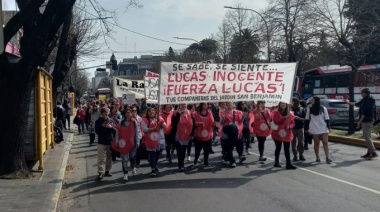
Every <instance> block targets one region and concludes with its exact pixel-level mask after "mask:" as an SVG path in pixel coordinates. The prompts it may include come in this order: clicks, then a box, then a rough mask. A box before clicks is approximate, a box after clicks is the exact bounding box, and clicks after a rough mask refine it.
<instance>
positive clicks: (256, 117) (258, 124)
mask: <svg viewBox="0 0 380 212" xmlns="http://www.w3.org/2000/svg"><path fill="white" fill-rule="evenodd" d="M252 118H253V122H252V124H251V127H252V128H251V131H252V132H253V133H254V134H255V135H256V138H257V141H258V146H259V153H260V158H259V161H266V160H267V158H266V157H264V147H265V141H266V139H267V137H268V136H269V135H270V134H271V129H270V125H269V123H270V121H271V111H270V110H269V109H268V108H265V101H257V106H256V108H255V109H254V110H253V111H252Z"/></svg>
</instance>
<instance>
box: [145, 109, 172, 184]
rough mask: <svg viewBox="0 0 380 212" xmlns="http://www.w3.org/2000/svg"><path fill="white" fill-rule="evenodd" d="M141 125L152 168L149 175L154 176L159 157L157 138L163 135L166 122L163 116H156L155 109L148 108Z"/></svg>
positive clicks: (156, 171)
mask: <svg viewBox="0 0 380 212" xmlns="http://www.w3.org/2000/svg"><path fill="white" fill-rule="evenodd" d="M141 126H142V130H143V132H144V136H143V140H144V143H145V146H146V151H147V152H148V157H149V164H150V167H151V168H152V172H151V173H150V176H152V177H154V176H156V175H157V173H158V171H159V170H158V168H157V162H158V159H159V157H160V144H159V140H160V137H164V135H163V133H164V132H163V130H165V127H166V124H165V121H164V119H163V118H161V117H157V113H156V109H154V108H148V110H147V117H146V118H143V122H142V125H141ZM161 129H162V130H161ZM160 133H161V134H162V135H160Z"/></svg>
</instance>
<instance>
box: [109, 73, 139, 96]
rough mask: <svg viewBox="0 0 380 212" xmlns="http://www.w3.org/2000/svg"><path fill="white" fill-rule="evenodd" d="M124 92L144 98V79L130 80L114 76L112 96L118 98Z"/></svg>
mask: <svg viewBox="0 0 380 212" xmlns="http://www.w3.org/2000/svg"><path fill="white" fill-rule="evenodd" d="M124 94H134V96H135V99H137V98H138V99H141V98H144V97H145V94H144V80H130V79H124V78H119V77H114V78H113V96H114V97H115V98H118V97H123V95H124Z"/></svg>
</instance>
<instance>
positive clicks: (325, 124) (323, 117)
mask: <svg viewBox="0 0 380 212" xmlns="http://www.w3.org/2000/svg"><path fill="white" fill-rule="evenodd" d="M310 103H311V107H308V108H307V111H306V117H305V130H306V131H307V132H309V133H310V134H311V135H312V136H313V140H314V152H315V157H316V162H321V159H320V158H319V143H320V142H321V141H322V144H323V150H324V151H325V156H326V163H328V164H330V163H331V162H332V160H331V159H330V157H329V146H328V139H329V132H330V118H329V114H328V112H327V109H326V108H325V107H323V106H322V105H321V100H320V99H319V97H316V96H314V97H311V98H310Z"/></svg>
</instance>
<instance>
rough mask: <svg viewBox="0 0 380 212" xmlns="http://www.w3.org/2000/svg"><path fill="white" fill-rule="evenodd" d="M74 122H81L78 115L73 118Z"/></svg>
mask: <svg viewBox="0 0 380 212" xmlns="http://www.w3.org/2000/svg"><path fill="white" fill-rule="evenodd" d="M73 123H74V124H76V125H78V123H79V119H78V116H75V118H74V119H73Z"/></svg>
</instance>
